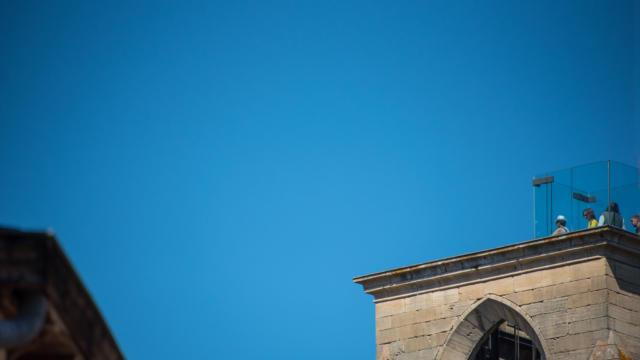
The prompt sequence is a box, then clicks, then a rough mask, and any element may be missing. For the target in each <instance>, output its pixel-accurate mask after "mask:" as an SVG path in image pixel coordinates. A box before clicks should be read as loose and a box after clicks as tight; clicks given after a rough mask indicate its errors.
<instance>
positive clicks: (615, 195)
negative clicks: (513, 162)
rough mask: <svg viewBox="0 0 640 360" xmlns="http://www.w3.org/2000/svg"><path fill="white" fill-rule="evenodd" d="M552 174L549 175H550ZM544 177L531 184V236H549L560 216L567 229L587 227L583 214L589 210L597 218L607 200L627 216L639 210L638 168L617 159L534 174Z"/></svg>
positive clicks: (573, 229)
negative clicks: (615, 203)
mask: <svg viewBox="0 0 640 360" xmlns="http://www.w3.org/2000/svg"><path fill="white" fill-rule="evenodd" d="M551 177H552V178H551ZM542 178H547V180H546V181H547V183H544V184H538V185H537V186H535V185H534V189H533V202H534V211H533V213H534V214H533V216H534V219H533V221H534V226H533V227H534V236H535V237H536V238H537V237H543V236H549V235H551V234H552V233H553V231H555V229H556V228H557V227H556V225H555V219H556V217H557V216H558V215H563V216H564V217H565V218H566V219H567V225H566V226H567V228H568V229H569V230H570V231H576V230H581V229H584V228H586V227H587V220H586V219H585V218H584V217H583V216H582V213H583V211H584V210H585V209H588V208H590V209H592V210H593V211H594V213H595V216H596V219H598V218H599V216H600V214H602V212H604V211H605V209H606V208H607V205H608V204H609V202H610V201H611V202H617V203H618V206H619V208H620V213H621V214H622V216H623V218H625V219H626V221H625V222H626V224H627V230H630V231H634V230H635V229H633V228H630V226H629V220H628V219H629V217H630V216H631V215H633V214H637V213H639V212H640V172H639V171H638V169H637V168H635V167H633V166H629V165H626V164H622V163H618V162H614V161H611V162H607V161H601V162H596V163H591V164H586V165H580V166H576V167H573V168H569V169H564V170H558V171H552V172H548V173H544V174H540V175H537V176H535V177H534V182H535V181H536V179H542Z"/></svg>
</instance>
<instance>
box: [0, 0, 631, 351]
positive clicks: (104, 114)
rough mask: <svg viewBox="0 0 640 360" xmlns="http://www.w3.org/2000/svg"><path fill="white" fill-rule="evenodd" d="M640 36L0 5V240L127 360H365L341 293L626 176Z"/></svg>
mask: <svg viewBox="0 0 640 360" xmlns="http://www.w3.org/2000/svg"><path fill="white" fill-rule="evenodd" d="M638 13H639V10H638V6H637V5H636V6H635V8H634V4H633V2H630V1H616V2H606V1H595V2H594V1H580V2H569V1H563V2H556V1H535V2H513V3H509V2H508V3H505V2H493V1H487V2H482V3H478V2H474V1H456V2H450V1H442V2H440V1H433V2H426V3H425V2H378V1H353V2H345V1H335V2H331V1H322V2H307V1H301V2H291V1H287V2H265V1H261V2H245V1H242V2H215V1H207V2H158V3H151V2H142V1H140V2H135V3H133V4H131V3H129V2H120V3H118V2H112V3H109V4H101V3H97V2H57V3H53V2H32V1H20V2H9V1H3V2H2V5H1V7H0V31H1V33H2V34H3V36H2V37H1V38H0V46H1V47H0V49H2V52H1V53H0V99H1V101H0V164H1V165H2V169H3V170H4V171H3V172H2V176H0V199H1V200H2V201H0V223H2V224H3V225H5V226H15V227H20V228H23V229H46V228H53V229H54V230H55V232H56V234H57V236H58V239H59V241H60V242H61V244H62V246H63V247H64V248H65V250H66V251H67V253H68V255H69V257H70V258H71V260H72V262H73V263H74V265H75V267H76V269H77V271H78V273H79V274H80V276H81V277H82V279H83V280H84V282H85V284H86V286H87V287H88V289H89V290H90V292H91V293H92V295H93V297H94V299H95V301H96V302H97V304H98V305H99V307H100V309H101V310H102V312H103V315H104V316H105V318H106V320H107V321H108V323H109V325H110V327H111V329H112V331H113V333H114V335H115V337H116V339H117V341H118V342H119V344H120V346H121V348H122V351H123V352H124V354H125V355H126V356H127V357H128V358H130V359H151V358H157V359H161V358H164V359H170V358H183V359H186V358H189V359H195V358H213V357H224V358H235V359H249V358H255V357H260V358H269V359H270V358H274V359H275V358H278V359H326V358H327V357H331V358H344V359H372V358H374V356H375V355H374V354H375V340H374V313H373V304H372V302H371V300H372V299H371V297H370V296H368V295H365V294H364V293H363V292H362V291H361V289H360V287H359V286H357V285H355V284H353V283H352V281H351V279H352V277H353V276H356V275H362V274H365V273H370V272H375V271H381V270H385V269H389V268H393V267H398V266H403V265H409V264H413V263H418V262H423V261H428V260H434V259H438V258H441V257H446V256H453V255H457V254H461V253H467V252H471V251H475V250H481V249H486V248H492V247H496V246H500V245H505V244H509V243H514V242H520V241H524V240H527V239H529V238H531V236H532V203H531V202H532V188H531V176H532V175H534V174H538V173H541V172H544V171H547V170H555V169H560V168H566V167H568V166H571V165H576V164H581V163H586V162H591V161H596V160H605V159H613V160H618V161H622V162H625V163H628V164H637V162H638V155H639V154H640V145H639V144H638V141H637V138H638V134H640V125H639V122H640V121H639V115H638V109H639V108H640V106H639V105H640V95H639V93H640V92H639V91H638V88H639V84H640V81H639V78H640V75H639V69H640V66H638V65H639V60H638V53H639V50H638V38H639V36H638V33H639V31H638V26H639V22H638V19H640V16H638ZM634 54H635V55H634ZM639 210H640V209H639Z"/></svg>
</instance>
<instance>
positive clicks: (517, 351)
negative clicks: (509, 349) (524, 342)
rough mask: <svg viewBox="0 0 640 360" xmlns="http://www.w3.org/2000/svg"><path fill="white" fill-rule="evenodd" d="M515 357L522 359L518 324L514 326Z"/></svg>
mask: <svg viewBox="0 0 640 360" xmlns="http://www.w3.org/2000/svg"><path fill="white" fill-rule="evenodd" d="M513 335H514V344H515V357H514V360H520V334H519V333H518V325H514V326H513Z"/></svg>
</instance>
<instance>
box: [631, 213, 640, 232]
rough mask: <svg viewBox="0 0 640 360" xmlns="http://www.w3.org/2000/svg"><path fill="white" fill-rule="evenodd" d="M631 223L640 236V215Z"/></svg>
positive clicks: (632, 218)
mask: <svg viewBox="0 0 640 360" xmlns="http://www.w3.org/2000/svg"><path fill="white" fill-rule="evenodd" d="M630 221H631V225H633V227H634V228H636V234H638V235H640V215H633V216H632V217H631V219H630Z"/></svg>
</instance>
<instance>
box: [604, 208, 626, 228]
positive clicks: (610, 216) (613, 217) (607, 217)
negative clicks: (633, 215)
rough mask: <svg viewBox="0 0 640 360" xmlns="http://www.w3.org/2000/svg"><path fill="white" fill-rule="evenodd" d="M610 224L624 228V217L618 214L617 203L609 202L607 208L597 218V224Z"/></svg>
mask: <svg viewBox="0 0 640 360" xmlns="http://www.w3.org/2000/svg"><path fill="white" fill-rule="evenodd" d="M604 225H610V226H615V227H619V228H623V229H624V228H625V226H624V219H623V218H622V215H620V210H619V209H618V204H617V203H614V202H611V203H609V206H607V209H606V210H605V211H604V212H603V213H602V215H600V219H598V226H604Z"/></svg>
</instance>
